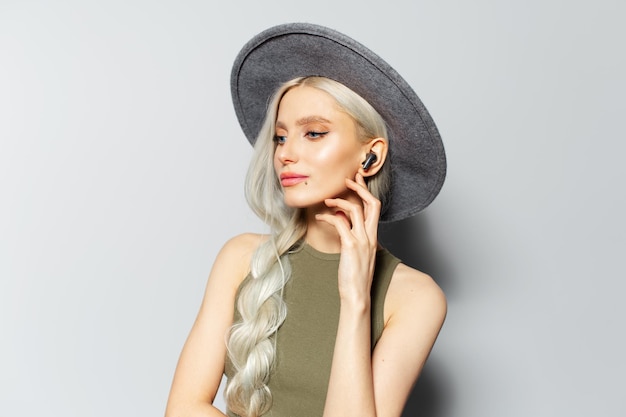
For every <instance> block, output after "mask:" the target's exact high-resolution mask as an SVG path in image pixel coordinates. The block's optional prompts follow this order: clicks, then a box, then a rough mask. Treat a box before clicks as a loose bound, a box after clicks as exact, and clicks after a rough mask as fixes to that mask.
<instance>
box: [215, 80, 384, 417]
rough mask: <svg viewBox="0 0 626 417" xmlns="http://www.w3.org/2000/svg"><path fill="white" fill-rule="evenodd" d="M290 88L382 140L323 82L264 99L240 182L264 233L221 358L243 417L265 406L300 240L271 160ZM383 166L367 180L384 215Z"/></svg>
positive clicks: (357, 101) (356, 107)
mask: <svg viewBox="0 0 626 417" xmlns="http://www.w3.org/2000/svg"><path fill="white" fill-rule="evenodd" d="M297 86H308V87H313V88H317V89H319V90H322V91H324V92H326V93H328V94H330V95H331V96H332V97H333V98H334V99H335V101H336V102H337V104H338V105H339V107H340V108H341V109H342V110H343V111H344V112H345V113H346V114H348V115H350V116H351V117H352V119H353V120H354V121H355V123H356V125H357V133H358V137H359V140H361V141H368V140H370V139H373V138H377V137H382V138H387V128H386V126H385V122H384V121H383V119H382V117H381V116H380V115H379V114H378V112H376V110H374V108H373V107H372V106H371V105H370V104H369V103H368V102H367V101H366V100H365V99H363V98H362V97H361V96H359V95H358V94H356V93H355V92H354V91H352V90H350V89H349V88H348V87H346V86H344V85H343V84H340V83H338V82H336V81H333V80H330V79H328V78H324V77H302V78H296V79H293V80H291V81H288V82H286V83H285V84H283V85H282V86H281V87H280V88H279V89H278V90H277V91H276V93H275V94H274V96H273V98H272V100H271V101H270V103H269V107H268V110H267V114H266V117H265V121H264V122H263V125H262V127H261V130H260V132H259V135H258V137H257V140H256V143H255V147H254V153H253V157H252V161H251V163H250V167H249V169H248V173H247V176H246V182H245V193H246V199H247V201H248V204H249V205H250V207H251V208H252V210H253V211H254V212H255V213H256V215H257V216H259V218H260V219H261V220H263V221H264V222H265V223H266V224H267V225H268V226H269V228H270V235H269V237H268V239H267V240H265V241H264V242H263V243H261V244H260V245H259V247H258V248H257V250H256V251H255V253H254V254H253V256H252V259H251V261H250V275H251V278H252V279H247V280H245V281H244V282H243V283H242V285H241V287H240V288H239V292H238V297H237V302H236V309H237V311H238V313H239V315H240V317H241V320H240V321H238V322H237V323H234V324H233V326H232V327H231V329H230V332H229V334H228V337H227V350H228V358H229V360H230V362H231V363H232V367H233V371H234V374H233V376H232V377H231V378H230V379H229V381H228V383H227V385H226V390H225V393H224V395H225V398H226V404H227V406H228V408H229V410H230V411H231V412H234V413H236V414H238V415H240V416H242V417H258V416H261V415H262V414H264V413H266V412H267V411H269V409H270V407H271V404H272V393H271V392H270V389H269V387H268V383H269V378H270V375H271V373H272V370H273V368H274V363H275V359H276V342H275V334H276V331H277V330H278V328H279V327H280V326H281V324H282V323H283V322H284V320H285V317H286V316H287V306H286V304H285V302H284V300H283V289H284V287H285V284H286V283H287V281H288V280H289V278H290V276H291V268H290V264H289V260H288V257H287V254H288V253H289V252H290V251H291V250H295V249H297V247H298V244H299V242H301V241H302V239H303V237H304V236H305V234H306V223H305V220H304V216H303V210H302V209H296V208H292V207H288V206H287V205H286V204H285V203H284V199H283V191H282V188H281V185H280V182H279V180H278V177H277V175H276V173H275V171H274V162H273V161H274V151H275V146H276V145H275V143H274V140H273V138H274V136H275V134H276V132H275V123H276V117H277V115H278V106H279V104H280V101H281V99H282V97H283V96H284V95H285V93H286V92H287V91H289V90H290V89H292V88H295V87H297ZM389 165H390V164H389V162H388V161H387V162H386V163H384V164H383V167H382V168H381V169H380V170H379V172H377V173H376V174H375V175H373V176H372V177H370V178H369V179H368V181H367V184H368V188H369V190H370V192H371V193H372V194H373V195H374V196H375V197H376V198H378V199H379V200H381V202H382V207H383V210H384V208H385V205H386V204H385V203H386V201H387V193H388V189H389V184H390V175H391V169H390V167H389Z"/></svg>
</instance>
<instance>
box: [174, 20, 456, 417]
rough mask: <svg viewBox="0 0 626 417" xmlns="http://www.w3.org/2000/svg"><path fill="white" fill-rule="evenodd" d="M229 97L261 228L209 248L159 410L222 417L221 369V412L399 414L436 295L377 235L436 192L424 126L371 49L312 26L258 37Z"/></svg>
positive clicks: (429, 338)
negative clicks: (265, 228) (266, 229)
mask: <svg viewBox="0 0 626 417" xmlns="http://www.w3.org/2000/svg"><path fill="white" fill-rule="evenodd" d="M277 87H278V89H277ZM232 91H233V100H234V103H235V109H236V111H237V114H238V117H239V121H240V123H241V125H242V128H243V130H244V132H245V133H246V135H247V137H248V139H249V140H250V141H251V142H253V143H254V142H256V143H255V153H254V156H253V161H252V163H251V166H250V169H249V172H248V176H247V180H246V195H247V197H248V201H249V203H250V205H251V207H252V209H253V210H254V211H255V212H256V213H257V214H258V215H259V216H260V217H261V218H262V219H263V220H264V221H265V222H266V223H267V224H268V225H269V226H270V228H271V233H270V234H269V235H255V234H245V235H241V236H237V237H235V238H233V239H231V240H230V241H229V242H227V243H226V244H225V245H224V247H223V248H222V250H221V251H220V253H219V254H218V256H217V258H216V260H215V264H214V266H213V270H212V271H211V274H210V276H209V280H208V283H207V287H206V292H205V296H204V300H203V302H202V306H201V308H200V312H199V314H198V317H197V319H196V322H195V324H194V326H193V328H192V330H191V333H190V335H189V337H188V340H187V342H186V343H185V346H184V348H183V352H182V354H181V357H180V360H179V363H178V366H177V369H176V374H175V377H174V382H173V384H172V390H171V393H170V398H169V401H168V406H167V411H166V415H167V416H171V417H178V416H196V415H197V416H220V415H223V414H222V413H221V412H220V411H219V410H217V409H216V408H215V407H213V405H212V403H213V400H214V398H215V395H216V392H217V389H218V387H219V384H220V380H221V377H222V374H223V373H224V372H225V373H226V376H227V377H228V383H227V386H226V391H225V395H226V402H227V406H228V408H229V411H228V415H230V416H236V415H239V416H255V417H256V416H261V415H268V416H269V415H271V416H289V417H294V416H295V417H305V416H322V415H323V416H400V415H401V414H402V410H403V407H404V404H405V402H406V400H407V397H408V395H409V393H410V391H411V388H412V386H413V384H414V383H415V381H416V379H417V377H418V375H419V373H420V371H421V369H422V366H423V365H424V362H425V361H426V358H427V356H428V354H429V352H430V350H431V348H432V346H433V344H434V342H435V339H436V337H437V334H438V332H439V330H440V328H441V326H442V324H443V320H444V317H445V312H446V302H445V297H444V296H443V293H442V292H441V290H440V289H439V287H438V286H437V285H436V284H435V283H434V281H433V280H432V279H431V278H430V277H428V276H427V275H425V274H423V273H421V272H419V271H416V270H414V269H412V268H410V267H408V266H406V265H404V264H402V263H400V261H399V260H398V259H396V258H395V257H394V256H393V255H391V254H390V253H389V252H387V251H386V250H384V249H383V248H381V247H380V245H379V244H378V240H377V229H378V223H379V221H381V220H383V221H392V220H398V219H401V218H405V217H407V216H409V215H412V214H414V213H415V212H417V211H419V210H421V209H422V208H424V207H425V206H426V205H428V204H429V203H430V202H431V201H432V199H433V198H434V197H435V196H436V194H437V193H438V191H439V189H440V188H441V185H442V183H443V179H444V176H445V157H444V154H443V147H442V145H441V141H440V138H439V135H438V133H437V130H436V128H435V125H434V123H433V122H432V120H431V119H430V116H429V115H428V113H427V111H426V109H425V108H424V107H423V105H422V104H421V102H420V101H419V99H418V98H417V96H416V95H415V93H414V92H413V90H412V89H411V88H410V87H409V86H408V84H406V82H404V80H402V78H401V77H400V76H399V75H398V74H397V73H396V72H395V71H394V70H393V69H391V68H390V67H389V66H388V65H387V64H385V63H384V61H382V60H381V59H380V58H379V57H377V56H376V55H374V54H373V53H372V52H371V51H369V50H368V49H366V48H365V47H364V46H362V45H360V44H358V43H356V42H355V41H354V40H352V39H350V38H348V37H346V36H345V35H342V34H340V33H337V32H335V31H332V30H330V29H328V28H324V27H321V26H316V25H310V24H289V25H281V26H277V27H274V28H271V29H269V30H267V31H265V32H263V33H261V34H259V35H257V36H256V37H255V38H253V39H252V40H251V41H250V42H249V43H248V44H247V45H246V46H245V47H244V48H243V50H242V51H241V52H240V54H239V56H238V58H237V60H236V62H235V65H234V68H233V74H232ZM357 91H358V93H357ZM272 92H273V99H272V100H271V102H270V104H269V107H267V111H265V109H266V106H265V103H267V101H268V97H270V95H272ZM387 128H388V129H389V131H388V130H387Z"/></svg>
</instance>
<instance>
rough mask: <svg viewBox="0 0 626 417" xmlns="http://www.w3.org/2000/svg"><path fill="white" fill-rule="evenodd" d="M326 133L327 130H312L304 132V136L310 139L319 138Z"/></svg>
mask: <svg viewBox="0 0 626 417" xmlns="http://www.w3.org/2000/svg"><path fill="white" fill-rule="evenodd" d="M326 134H328V132H313V131H309V132H306V135H305V136H306V137H308V138H310V139H319V138H322V137H324V136H325V135H326Z"/></svg>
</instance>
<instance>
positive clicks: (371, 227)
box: [346, 174, 381, 236]
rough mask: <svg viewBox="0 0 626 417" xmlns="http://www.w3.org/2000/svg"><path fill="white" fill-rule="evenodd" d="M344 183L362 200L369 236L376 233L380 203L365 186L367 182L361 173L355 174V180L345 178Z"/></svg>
mask: <svg viewBox="0 0 626 417" xmlns="http://www.w3.org/2000/svg"><path fill="white" fill-rule="evenodd" d="M346 185H347V186H348V188H350V189H351V190H353V191H355V192H356V193H357V194H358V195H359V197H360V198H361V200H363V210H364V217H365V225H366V228H367V230H368V233H369V234H370V236H376V234H377V233H378V221H379V219H380V209H381V203H380V200H378V199H377V198H376V197H374V195H373V194H372V193H371V192H370V191H369V189H368V188H367V184H366V183H365V180H364V179H363V176H362V175H361V174H357V175H356V181H352V180H349V179H346Z"/></svg>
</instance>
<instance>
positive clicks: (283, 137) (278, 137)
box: [274, 135, 287, 145]
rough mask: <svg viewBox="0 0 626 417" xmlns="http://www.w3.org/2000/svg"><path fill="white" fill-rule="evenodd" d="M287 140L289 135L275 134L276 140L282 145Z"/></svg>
mask: <svg viewBox="0 0 626 417" xmlns="http://www.w3.org/2000/svg"><path fill="white" fill-rule="evenodd" d="M286 141H287V136H279V135H275V136H274V142H275V143H277V144H279V145H282V144H283V143H285V142H286Z"/></svg>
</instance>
